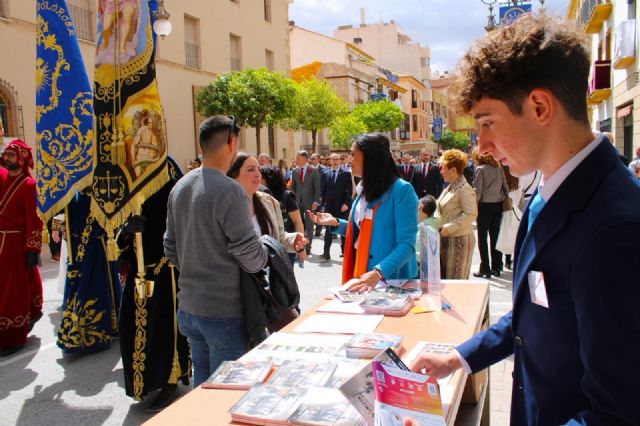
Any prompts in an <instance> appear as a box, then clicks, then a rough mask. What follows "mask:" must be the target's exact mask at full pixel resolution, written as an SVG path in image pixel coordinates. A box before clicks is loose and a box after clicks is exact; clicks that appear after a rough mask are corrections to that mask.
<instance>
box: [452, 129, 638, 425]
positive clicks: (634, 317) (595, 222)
mask: <svg viewBox="0 0 640 426" xmlns="http://www.w3.org/2000/svg"><path fill="white" fill-rule="evenodd" d="M528 214H529V208H528V206H527V209H526V210H525V212H524V214H523V215H522V221H521V223H520V228H519V231H518V237H517V240H516V254H517V264H516V266H515V271H514V279H513V309H512V311H511V312H509V313H508V314H506V315H505V316H504V317H502V318H501V319H500V320H499V321H498V322H497V323H496V324H494V325H493V326H491V327H490V328H489V329H488V330H486V331H483V332H481V333H479V334H477V335H476V336H475V337H473V338H472V339H470V340H468V341H467V342H465V343H463V344H461V345H460V346H459V347H458V348H457V349H458V352H459V353H460V354H461V355H462V357H463V358H464V359H465V360H466V361H467V362H468V363H469V366H470V367H471V369H472V371H473V372H476V371H479V370H482V369H484V368H486V367H488V366H489V365H491V364H494V363H496V362H498V361H500V360H502V359H503V358H505V357H507V356H509V355H511V354H515V360H514V375H513V394H512V402H511V424H512V425H558V424H565V423H569V424H586V425H631V424H634V425H638V424H640V308H638V304H639V303H640V279H639V274H638V272H639V270H640V248H639V244H640V184H639V183H638V180H637V178H635V177H634V176H632V175H631V173H630V172H629V171H628V170H627V169H626V168H625V167H624V165H623V164H622V163H621V162H620V160H619V159H618V153H617V151H616V150H615V148H613V147H612V145H611V144H610V143H608V142H607V141H606V140H605V141H601V142H600V144H599V145H598V146H597V147H596V149H595V150H594V151H593V152H592V153H591V154H589V155H588V156H587V158H585V160H584V161H583V162H582V163H580V165H578V167H577V168H576V169H575V170H574V171H573V172H572V173H571V174H570V175H569V176H568V177H567V179H566V180H565V181H564V182H563V183H562V184H561V185H560V187H559V188H558V190H557V191H556V192H555V193H554V195H553V196H552V197H551V199H550V200H548V201H547V203H546V205H545V207H544V208H543V209H542V211H541V212H540V214H539V216H538V218H537V219H536V221H535V222H534V223H533V226H532V228H531V231H530V232H529V233H527V219H528ZM529 271H539V272H542V273H543V274H544V279H545V283H546V291H547V297H548V300H549V308H548V309H547V308H544V307H541V306H539V305H536V304H534V303H532V302H531V296H530V292H529V285H528V281H527V273H528V272H529Z"/></svg>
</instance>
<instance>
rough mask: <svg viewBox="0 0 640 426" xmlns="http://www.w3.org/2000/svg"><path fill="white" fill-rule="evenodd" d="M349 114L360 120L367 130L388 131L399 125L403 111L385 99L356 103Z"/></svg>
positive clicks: (402, 117)
mask: <svg viewBox="0 0 640 426" xmlns="http://www.w3.org/2000/svg"><path fill="white" fill-rule="evenodd" d="M351 115H352V116H353V117H354V118H355V119H356V120H358V121H360V122H362V123H363V124H364V125H365V126H366V128H367V131H368V132H389V131H391V130H393V129H396V128H397V127H399V126H400V124H401V123H402V121H403V120H404V113H403V112H402V111H401V110H400V108H398V106H397V105H395V104H394V103H392V102H389V101H387V100H380V101H368V102H364V103H361V104H358V105H356V107H355V108H353V110H352V111H351Z"/></svg>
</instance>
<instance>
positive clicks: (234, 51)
mask: <svg viewBox="0 0 640 426" xmlns="http://www.w3.org/2000/svg"><path fill="white" fill-rule="evenodd" d="M229 41H230V45H231V46H230V47H231V54H230V56H231V64H230V66H231V71H240V70H241V69H242V60H241V58H242V46H241V42H242V40H241V39H240V37H238V36H236V35H233V34H231V35H230V36H229Z"/></svg>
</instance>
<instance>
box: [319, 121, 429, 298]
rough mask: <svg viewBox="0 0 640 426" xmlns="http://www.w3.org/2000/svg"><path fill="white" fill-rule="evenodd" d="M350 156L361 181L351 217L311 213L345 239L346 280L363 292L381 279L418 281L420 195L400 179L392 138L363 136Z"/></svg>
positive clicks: (355, 143) (354, 145)
mask: <svg viewBox="0 0 640 426" xmlns="http://www.w3.org/2000/svg"><path fill="white" fill-rule="evenodd" d="M351 155H352V156H353V161H352V163H351V171H352V173H353V175H354V176H356V177H362V180H361V181H360V183H359V184H358V186H357V187H356V192H357V195H356V198H355V200H354V202H353V204H352V205H351V213H350V215H349V219H348V220H342V219H337V218H334V217H333V216H332V215H330V214H328V213H318V214H317V215H315V214H313V213H312V212H307V214H308V215H309V217H310V218H311V220H312V221H313V222H315V223H317V224H320V225H326V226H334V227H336V228H337V232H338V233H339V234H341V235H346V240H345V253H344V261H343V264H342V282H343V284H344V283H348V285H349V288H350V289H352V290H354V291H365V290H367V289H369V288H373V287H374V286H375V285H376V283H377V282H378V281H381V280H387V279H396V278H403V279H411V278H414V277H415V276H416V273H417V264H416V253H415V239H416V234H417V232H418V216H417V208H418V197H417V196H416V194H415V192H414V191H413V188H412V186H411V184H409V183H408V182H405V181H404V180H402V179H400V175H399V174H398V170H397V168H396V166H395V163H394V161H393V158H392V157H391V151H390V149H389V139H387V137H386V136H384V135H382V134H377V133H369V134H363V135H359V136H357V137H356V138H355V142H354V143H353V145H352V146H351Z"/></svg>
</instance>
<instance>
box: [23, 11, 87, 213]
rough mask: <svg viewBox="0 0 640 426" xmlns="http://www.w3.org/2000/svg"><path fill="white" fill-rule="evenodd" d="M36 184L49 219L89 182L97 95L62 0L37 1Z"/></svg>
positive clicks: (39, 206) (40, 210)
mask: <svg viewBox="0 0 640 426" xmlns="http://www.w3.org/2000/svg"><path fill="white" fill-rule="evenodd" d="M36 11H37V18H36V164H35V174H36V188H37V194H38V195H37V204H38V211H39V213H40V215H41V216H42V219H43V220H44V221H45V222H46V221H48V220H49V219H50V218H51V217H53V216H54V215H55V214H57V213H58V212H59V211H60V210H62V209H63V208H64V207H65V206H66V205H67V204H68V203H69V200H70V199H71V197H73V196H74V195H75V194H76V192H79V191H80V190H82V189H83V188H84V187H86V186H88V185H89V184H91V172H92V171H93V156H94V148H95V146H94V143H95V141H94V133H93V94H92V93H91V84H90V82H89V77H88V76H87V72H86V70H85V66H84V62H83V61H82V56H81V55H80V47H79V46H78V40H77V38H76V33H75V29H74V27H73V23H72V20H71V17H70V16H69V11H68V9H67V5H66V3H65V1H64V0H38V1H37V2H36Z"/></svg>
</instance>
